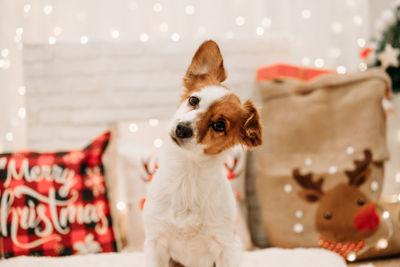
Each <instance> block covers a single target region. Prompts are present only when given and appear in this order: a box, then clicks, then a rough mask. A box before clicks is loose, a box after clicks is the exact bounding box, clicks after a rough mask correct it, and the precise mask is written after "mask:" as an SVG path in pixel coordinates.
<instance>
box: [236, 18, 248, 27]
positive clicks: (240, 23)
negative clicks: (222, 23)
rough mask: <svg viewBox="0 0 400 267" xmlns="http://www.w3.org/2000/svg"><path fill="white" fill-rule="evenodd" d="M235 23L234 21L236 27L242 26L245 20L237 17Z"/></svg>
mask: <svg viewBox="0 0 400 267" xmlns="http://www.w3.org/2000/svg"><path fill="white" fill-rule="evenodd" d="M235 21H236V25H238V26H243V25H244V23H245V22H246V20H245V18H244V17H243V16H237V17H236V19H235Z"/></svg>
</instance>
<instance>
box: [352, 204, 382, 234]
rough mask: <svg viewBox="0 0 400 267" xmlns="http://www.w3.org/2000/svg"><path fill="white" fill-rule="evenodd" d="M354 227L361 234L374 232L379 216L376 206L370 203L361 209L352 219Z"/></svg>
mask: <svg viewBox="0 0 400 267" xmlns="http://www.w3.org/2000/svg"><path fill="white" fill-rule="evenodd" d="M353 223H354V226H355V227H356V228H357V229H358V230H360V231H362V232H370V231H373V230H375V229H376V228H377V227H378V225H379V216H378V213H377V212H376V204H375V203H371V204H368V205H366V206H365V207H363V208H362V209H361V210H360V211H359V212H358V213H357V214H356V216H354V219H353Z"/></svg>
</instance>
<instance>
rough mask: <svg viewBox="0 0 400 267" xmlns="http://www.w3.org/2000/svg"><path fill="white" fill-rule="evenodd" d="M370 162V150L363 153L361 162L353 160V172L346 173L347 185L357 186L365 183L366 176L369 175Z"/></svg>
mask: <svg viewBox="0 0 400 267" xmlns="http://www.w3.org/2000/svg"><path fill="white" fill-rule="evenodd" d="M371 161H372V153H371V151H370V150H368V149H367V150H365V151H364V159H363V160H355V161H354V165H356V168H355V170H354V171H346V175H347V177H348V178H349V184H350V185H355V186H359V185H361V184H362V183H364V182H365V180H366V178H367V176H368V175H369V174H370V172H371V169H370V167H369V166H370V163H371Z"/></svg>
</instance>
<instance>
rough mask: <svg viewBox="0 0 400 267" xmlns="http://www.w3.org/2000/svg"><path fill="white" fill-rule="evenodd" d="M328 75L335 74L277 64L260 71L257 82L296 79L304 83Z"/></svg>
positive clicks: (321, 70) (327, 71) (258, 71)
mask: <svg viewBox="0 0 400 267" xmlns="http://www.w3.org/2000/svg"><path fill="white" fill-rule="evenodd" d="M326 73H334V72H333V71H330V70H323V69H314V68H304V67H298V66H293V65H289V64H275V65H271V66H267V67H262V68H260V69H258V70H257V74H256V81H262V80H274V79H279V78H294V79H299V80H303V81H310V80H312V79H314V78H315V77H317V76H319V75H321V74H326Z"/></svg>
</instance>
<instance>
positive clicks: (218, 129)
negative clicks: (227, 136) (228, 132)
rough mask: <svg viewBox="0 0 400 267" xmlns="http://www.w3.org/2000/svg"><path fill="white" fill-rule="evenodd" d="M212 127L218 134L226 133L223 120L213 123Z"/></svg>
mask: <svg viewBox="0 0 400 267" xmlns="http://www.w3.org/2000/svg"><path fill="white" fill-rule="evenodd" d="M211 127H212V128H213V129H214V131H216V132H224V131H225V122H224V121H222V120H219V121H215V122H212V123H211Z"/></svg>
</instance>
